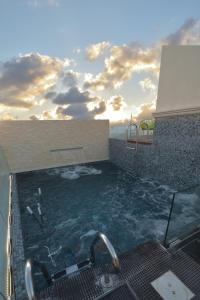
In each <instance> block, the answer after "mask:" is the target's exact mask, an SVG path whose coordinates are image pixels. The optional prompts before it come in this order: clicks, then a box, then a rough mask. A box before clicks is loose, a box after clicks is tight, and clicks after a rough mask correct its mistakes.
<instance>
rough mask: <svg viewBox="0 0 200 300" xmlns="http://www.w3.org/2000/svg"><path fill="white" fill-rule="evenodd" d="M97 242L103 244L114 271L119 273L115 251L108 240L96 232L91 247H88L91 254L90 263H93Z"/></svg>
mask: <svg viewBox="0 0 200 300" xmlns="http://www.w3.org/2000/svg"><path fill="white" fill-rule="evenodd" d="M99 240H101V241H102V242H103V243H104V245H105V246H106V248H107V250H108V252H109V254H110V256H111V258H112V264H113V267H114V269H115V271H116V272H119V271H120V263H119V259H118V257H117V254H116V252H115V249H114V247H113V245H112V244H111V242H110V241H109V239H108V238H107V237H106V236H105V234H103V233H100V232H98V233H97V235H96V237H95V239H94V241H93V242H92V245H91V247H90V254H91V256H90V261H91V262H92V263H95V245H96V243H97V242H98V241H99Z"/></svg>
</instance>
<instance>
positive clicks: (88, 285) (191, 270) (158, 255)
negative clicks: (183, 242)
mask: <svg viewBox="0 0 200 300" xmlns="http://www.w3.org/2000/svg"><path fill="white" fill-rule="evenodd" d="M119 259H120V263H121V272H120V273H119V274H118V275H116V276H117V277H116V283H117V286H116V287H115V288H114V289H113V291H112V292H111V293H108V294H105V289H103V288H102V286H101V285H100V284H99V281H98V278H99V277H101V276H102V275H103V274H105V273H111V272H113V269H112V266H111V265H106V266H102V268H101V267H94V268H91V269H89V270H86V271H84V272H81V273H80V274H78V275H77V276H74V277H72V278H69V279H67V278H65V279H62V280H59V281H57V282H55V284H54V286H52V287H49V288H47V289H46V290H44V291H42V292H41V293H40V295H39V296H38V299H56V300H64V299H66V300H79V299H82V300H92V299H118V300H120V299H122V298H120V297H123V299H137V297H138V299H143V300H145V299H146V300H151V299H152V300H161V299H162V298H161V296H160V295H159V293H158V292H157V291H156V290H155V289H154V288H153V286H152V285H151V282H152V281H154V280H155V279H157V278H159V277H160V276H161V275H163V274H164V273H166V272H168V271H169V270H171V271H172V272H173V273H174V274H175V275H176V276H177V277H178V279H180V280H181V281H182V283H183V284H185V285H186V286H187V287H188V289H189V290H190V291H191V292H192V293H193V294H194V295H195V296H194V297H193V298H192V299H200V284H199V282H200V265H198V264H197V263H196V262H195V261H194V260H193V259H192V258H191V257H189V256H187V255H186V254H185V253H184V252H182V251H179V252H178V253H177V254H171V253H169V252H168V251H167V250H166V249H165V248H163V247H162V245H160V244H159V243H157V242H148V243H146V244H144V245H142V246H140V247H138V248H137V249H136V250H135V251H129V252H127V253H124V254H122V255H120V256H119ZM124 282H127V284H128V286H129V287H130V288H129V287H128V288H127V284H125V285H124ZM117 287H118V288H117ZM131 291H133V293H132V294H131ZM134 293H135V294H136V295H137V297H136V296H134ZM125 295H127V296H125ZM131 296H132V298H130V297H131ZM102 297H103V298H102ZM128 297H129V298H128ZM134 297H135V298H134Z"/></svg>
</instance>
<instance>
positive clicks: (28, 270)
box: [25, 259, 53, 300]
mask: <svg viewBox="0 0 200 300" xmlns="http://www.w3.org/2000/svg"><path fill="white" fill-rule="evenodd" d="M33 266H36V267H38V268H39V269H40V270H41V272H42V274H43V276H44V278H45V280H46V282H47V284H48V286H49V285H51V284H52V283H53V282H52V278H51V276H50V275H49V272H48V271H47V268H46V266H45V265H44V264H42V263H39V262H37V261H35V260H31V259H28V260H27V261H26V265H25V286H26V292H27V295H28V299H29V300H36V295H35V288H34V282H33V273H32V271H33V270H32V267H33Z"/></svg>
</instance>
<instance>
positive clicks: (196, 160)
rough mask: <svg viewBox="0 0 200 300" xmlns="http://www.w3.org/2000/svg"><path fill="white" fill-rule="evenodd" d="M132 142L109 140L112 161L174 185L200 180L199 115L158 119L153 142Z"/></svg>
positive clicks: (190, 184)
mask: <svg viewBox="0 0 200 300" xmlns="http://www.w3.org/2000/svg"><path fill="white" fill-rule="evenodd" d="M133 145H134V144H131V146H130V145H127V143H126V142H125V141H121V140H116V139H115V140H114V139H110V159H111V161H112V162H113V163H115V164H117V165H118V166H120V167H121V168H123V169H126V170H128V171H130V170H132V169H133V173H134V174H136V175H137V176H141V177H148V178H152V179H154V180H158V181H160V182H161V183H163V184H168V185H170V186H172V187H174V188H179V187H180V188H182V187H183V188H184V187H189V186H192V185H195V184H197V183H200V114H194V115H185V116H184V115H183V116H173V117H163V118H157V119H156V129H155V132H154V140H153V144H152V145H138V150H137V152H136V151H135V150H130V149H129V147H134V146H133ZM127 146H128V147H127Z"/></svg>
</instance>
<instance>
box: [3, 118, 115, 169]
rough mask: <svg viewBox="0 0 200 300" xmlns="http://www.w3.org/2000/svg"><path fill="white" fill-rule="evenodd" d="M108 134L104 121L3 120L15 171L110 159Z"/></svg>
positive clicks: (8, 156) (7, 152)
mask: <svg viewBox="0 0 200 300" xmlns="http://www.w3.org/2000/svg"><path fill="white" fill-rule="evenodd" d="M108 136H109V123H108V121H105V120H88V121H74V120H72V121H55V120H51V121H1V122H0V146H1V147H2V149H3V152H4V154H5V156H6V159H7V161H8V165H9V167H10V171H11V172H12V173H18V172H25V171H31V170H37V169H44V168H52V167H59V166H66V165H70V164H77V163H86V162H93V161H101V160H107V159H108Z"/></svg>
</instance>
